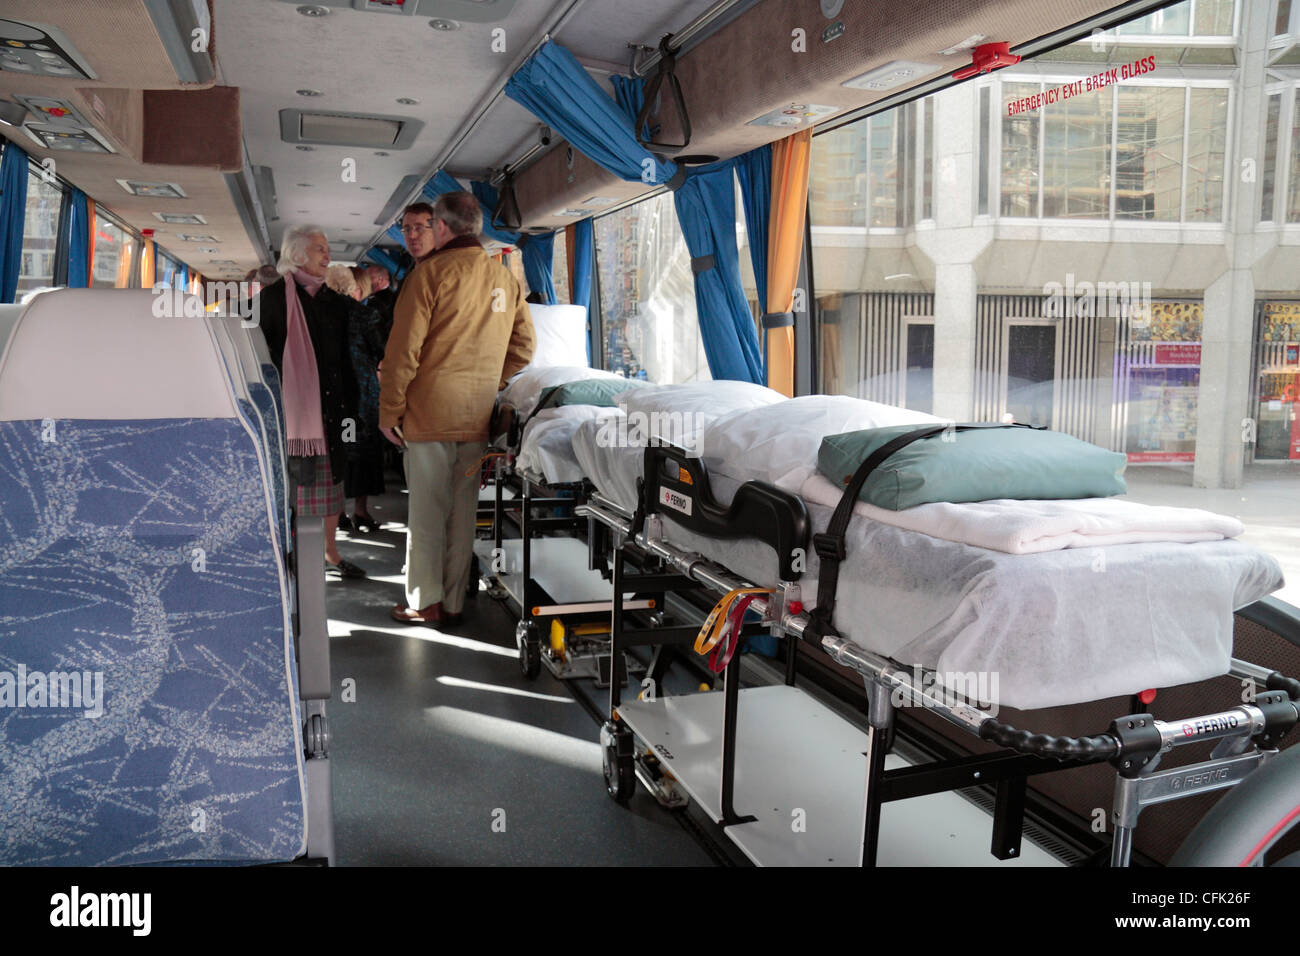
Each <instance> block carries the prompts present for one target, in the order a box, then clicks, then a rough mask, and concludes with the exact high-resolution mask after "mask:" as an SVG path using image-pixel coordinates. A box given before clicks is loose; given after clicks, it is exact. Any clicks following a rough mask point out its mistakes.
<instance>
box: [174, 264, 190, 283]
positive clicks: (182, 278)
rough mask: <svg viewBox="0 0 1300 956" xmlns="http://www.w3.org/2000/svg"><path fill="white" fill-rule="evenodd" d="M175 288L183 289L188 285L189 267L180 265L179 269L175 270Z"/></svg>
mask: <svg viewBox="0 0 1300 956" xmlns="http://www.w3.org/2000/svg"><path fill="white" fill-rule="evenodd" d="M176 280H177V281H176V288H178V289H185V288H187V287H188V286H189V284H190V267H189V266H187V265H186V264H185V263H183V262H182V263H181V267H180V268H179V269H177V270H176Z"/></svg>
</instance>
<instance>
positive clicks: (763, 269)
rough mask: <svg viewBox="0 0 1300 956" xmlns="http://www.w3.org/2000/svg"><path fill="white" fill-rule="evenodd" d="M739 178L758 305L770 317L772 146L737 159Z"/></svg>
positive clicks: (737, 176) (754, 150)
mask: <svg viewBox="0 0 1300 956" xmlns="http://www.w3.org/2000/svg"><path fill="white" fill-rule="evenodd" d="M736 178H737V179H739V180H740V198H741V200H742V201H743V202H744V204H745V231H746V232H748V233H749V261H750V262H751V263H753V266H754V280H755V282H756V283H757V285H758V305H759V308H760V309H762V310H763V314H764V315H766V314H767V223H768V219H769V217H770V213H771V209H772V146H771V144H770V143H769V144H767V145H764V146H760V147H758V149H751V150H750V151H749V152H748V153H744V154H743V155H741V156H737V157H736Z"/></svg>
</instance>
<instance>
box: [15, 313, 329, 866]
mask: <svg viewBox="0 0 1300 956" xmlns="http://www.w3.org/2000/svg"><path fill="white" fill-rule="evenodd" d="M151 300H152V297H151V295H150V293H148V292H147V291H142V292H135V291H117V290H104V291H100V290H68V291H63V292H57V293H51V294H48V295H44V296H41V297H40V298H39V299H37V300H36V301H34V302H33V303H32V305H31V306H30V307H29V309H28V311H27V312H26V313H25V314H24V315H23V317H22V318H21V319H20V320H19V323H18V326H17V328H16V330H15V332H14V334H13V339H12V342H11V344H10V348H9V351H8V353H7V355H6V357H5V359H4V361H3V363H0V503H2V504H3V517H2V518H0V864H4V865H14V864H36V865H77V866H81V865H98V864H148V863H163V862H182V861H195V862H227V863H247V862H266V861H284V860H291V859H293V858H295V857H298V856H300V855H302V854H303V852H304V849H305V845H306V823H305V810H304V805H305V800H306V793H305V784H304V779H305V777H304V759H303V750H302V743H301V718H300V713H299V709H298V702H297V700H296V694H295V693H294V690H293V680H294V678H293V673H294V672H293V669H294V649H293V644H292V631H291V626H290V620H289V613H288V607H289V603H288V588H289V582H288V580H287V579H286V577H285V572H284V567H283V562H282V560H281V555H280V554H279V549H278V547H277V541H276V537H277V534H276V530H275V525H276V524H277V523H278V516H276V515H275V509H276V505H275V504H274V503H273V501H272V495H271V492H270V487H269V486H270V479H269V477H268V475H267V473H266V472H267V469H266V465H265V463H264V461H263V460H262V456H261V454H260V452H259V443H260V441H261V438H260V436H259V435H257V434H256V433H255V431H254V429H253V428H252V427H251V426H250V422H249V421H248V420H247V419H246V418H245V417H244V416H243V415H241V414H240V412H239V410H238V406H237V400H236V396H235V394H234V392H233V391H232V387H231V383H230V381H229V380H228V379H227V378H226V375H225V373H224V367H223V364H222V359H221V355H220V353H219V351H218V346H217V341H216V339H215V337H214V334H213V331H212V329H211V328H210V327H209V326H208V324H207V323H206V322H204V321H201V320H195V319H192V318H191V319H185V318H158V317H155V316H154V315H153V314H152V312H151ZM142 343H143V345H142ZM6 675H8V676H9V683H8V688H9V697H8V699H7V698H6ZM20 675H21V676H23V677H25V680H24V681H23V682H22V683H23V687H21V688H19V687H18V680H17V678H18V677H19V676H20ZM33 675H41V677H42V678H43V679H42V680H38V679H37V678H36V677H34V676H33ZM100 682H102V683H100ZM42 683H43V684H44V687H45V689H46V693H44V694H43V695H38V694H37V693H36V692H37V691H38V690H40V689H41V686H42ZM97 686H98V687H100V688H101V689H100V691H99V692H98V693H96V691H95V688H96V687H97ZM56 690H57V691H58V693H55V691H56ZM74 691H80V694H77V693H74ZM20 696H21V697H23V699H22V700H21V701H19V700H18V697H20ZM54 704H57V705H58V706H52V705H54ZM96 711H99V713H95V712H96Z"/></svg>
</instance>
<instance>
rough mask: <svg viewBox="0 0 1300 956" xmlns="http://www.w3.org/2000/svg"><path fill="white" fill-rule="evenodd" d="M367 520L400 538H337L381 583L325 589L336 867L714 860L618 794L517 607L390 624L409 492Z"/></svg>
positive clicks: (591, 733) (590, 724)
mask: <svg viewBox="0 0 1300 956" xmlns="http://www.w3.org/2000/svg"><path fill="white" fill-rule="evenodd" d="M392 491H394V486H393V484H392V483H391V477H390V492H392ZM350 505H351V502H349V506H350ZM370 511H371V514H373V515H374V516H375V517H376V518H377V519H378V520H380V521H385V522H389V525H388V527H387V528H385V529H384V530H381V531H379V532H377V533H374V534H354V535H348V534H342V533H341V534H340V535H339V539H338V540H339V549H340V551H341V552H342V554H343V556H344V557H345V558H347V559H348V560H349V561H353V562H355V563H357V564H359V565H361V566H362V567H364V568H365V569H366V570H367V571H368V572H369V574H370V577H369V578H368V579H366V580H363V581H346V582H340V581H331V582H330V583H329V584H327V586H326V596H327V601H328V605H329V615H330V650H331V663H332V667H333V682H334V688H335V693H334V700H332V701H331V702H330V704H329V717H330V729H331V733H332V741H331V748H330V755H331V757H332V761H331V762H332V763H333V765H334V767H333V774H334V817H335V830H336V841H337V856H338V862H339V864H340V865H344V866H371V865H417V866H418V865H507V866H515V865H616V864H617V865H637V864H643V865H709V864H710V863H711V862H713V859H712V858H711V857H710V855H709V854H708V853H707V852H706V850H705V849H704V847H703V846H702V845H701V844H700V843H699V842H698V841H697V840H696V839H695V838H694V837H693V836H692V835H691V833H690V832H688V830H687V829H686V828H684V827H683V825H682V824H681V823H680V822H679V821H678V819H677V818H676V817H675V815H674V814H672V813H670V812H669V811H666V810H663V809H661V808H660V807H659V805H658V804H657V803H655V801H654V800H653V799H652V798H651V797H650V796H649V795H648V794H646V793H645V792H644V791H639V792H638V793H637V794H636V795H635V796H634V797H633V799H632V802H631V804H630V805H629V806H628V807H626V808H624V807H620V806H618V805H617V804H615V803H614V801H613V800H611V799H610V798H609V797H608V796H607V795H606V793H605V787H604V781H603V778H602V775H601V756H600V749H599V745H598V736H599V728H598V725H597V724H596V722H595V720H594V719H593V717H592V716H591V714H590V713H589V712H588V711H587V710H585V709H584V708H583V707H582V706H581V705H580V704H579V703H578V702H577V701H576V700H575V699H574V697H573V696H572V695H571V694H570V692H569V690H568V688H567V687H566V685H565V684H564V683H563V682H561V681H557V680H555V679H554V678H553V677H551V675H550V674H549V673H548V672H547V671H546V669H545V668H543V670H542V673H541V675H540V676H539V677H538V678H537V679H536V680H533V681H528V680H526V679H525V678H524V677H523V675H522V674H521V673H520V670H519V666H518V663H517V657H516V653H515V648H514V623H515V619H514V618H513V617H512V615H511V614H510V612H509V611H508V610H507V608H506V607H505V606H503V605H501V604H499V603H498V602H496V601H494V600H492V599H491V598H489V597H488V596H487V595H486V594H485V593H480V594H479V595H478V597H477V598H475V599H474V600H472V601H470V602H469V603H468V604H467V606H466V613H465V622H464V623H463V624H462V625H460V626H458V627H454V628H446V629H445V630H442V631H438V630H433V629H431V628H427V627H410V626H404V625H401V624H398V623H396V622H394V621H392V620H391V619H390V618H389V617H388V611H389V608H391V607H392V606H393V605H394V604H397V603H401V602H402V601H403V590H402V576H401V568H402V563H403V560H404V548H405V525H404V521H405V516H406V499H405V494H404V493H390V494H388V495H386V496H384V497H382V498H378V499H372V502H371V506H370ZM345 682H351V683H350V684H346V683H345ZM348 687H352V688H354V689H355V702H351V703H349V702H346V701H345V700H344V699H343V697H344V695H345V694H346V693H347V688H348Z"/></svg>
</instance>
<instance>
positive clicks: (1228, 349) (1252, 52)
mask: <svg viewBox="0 0 1300 956" xmlns="http://www.w3.org/2000/svg"><path fill="white" fill-rule="evenodd" d="M1240 7H1241V50H1242V68H1241V70H1240V72H1239V74H1238V75H1239V77H1240V83H1239V85H1238V87H1237V91H1236V92H1237V102H1236V107H1235V117H1234V120H1233V128H1232V129H1230V130H1229V132H1228V142H1229V143H1235V144H1237V150H1238V152H1237V154H1236V156H1235V157H1233V160H1235V166H1234V165H1230V166H1229V171H1228V181H1227V184H1226V185H1227V186H1228V197H1227V199H1228V203H1229V205H1228V236H1227V245H1228V252H1229V267H1228V271H1227V272H1225V273H1224V274H1223V275H1221V276H1220V277H1219V278H1218V279H1216V280H1215V281H1214V282H1212V283H1211V284H1210V285H1209V287H1208V288H1207V289H1206V290H1205V314H1204V324H1203V326H1202V333H1201V341H1202V343H1203V345H1202V348H1201V388H1200V395H1199V397H1198V400H1197V425H1196V465H1195V468H1194V470H1193V473H1192V484H1193V485H1195V486H1196V487H1198V488H1240V487H1241V481H1242V470H1243V467H1244V463H1245V443H1244V442H1243V440H1242V438H1243V434H1242V433H1243V424H1242V423H1243V420H1244V419H1246V418H1248V417H1250V416H1252V415H1253V414H1254V411H1253V410H1252V409H1251V408H1249V403H1250V395H1251V392H1252V389H1251V381H1250V369H1251V352H1252V350H1253V348H1254V325H1255V280H1254V275H1253V273H1252V271H1251V267H1252V266H1253V265H1254V264H1255V263H1256V262H1257V261H1258V260H1259V258H1260V256H1261V255H1262V254H1263V253H1264V252H1266V251H1267V250H1269V249H1271V248H1272V247H1273V246H1274V244H1275V242H1276V239H1275V238H1274V237H1273V236H1261V235H1257V225H1258V220H1259V205H1260V183H1259V177H1258V171H1259V170H1260V169H1262V167H1263V156H1264V150H1265V146H1266V142H1265V133H1266V129H1265V108H1266V97H1265V92H1264V82H1265V80H1266V76H1265V57H1266V54H1267V51H1268V40H1269V34H1270V32H1271V28H1272V21H1271V20H1270V18H1269V15H1268V14H1269V7H1270V4H1266V3H1245V4H1241V5H1240ZM1288 148H1289V145H1288V144H1287V143H1280V144H1279V155H1278V159H1279V163H1278V169H1279V172H1280V170H1281V169H1282V168H1284V164H1285V155H1284V153H1283V152H1282V151H1284V150H1286V149H1288ZM1245 160H1251V161H1253V163H1254V165H1255V168H1256V171H1257V175H1256V176H1254V177H1251V181H1250V182H1244V181H1243V178H1242V175H1241V169H1242V167H1241V164H1242V162H1243V161H1245ZM1278 182H1280V179H1279V180H1278Z"/></svg>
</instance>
